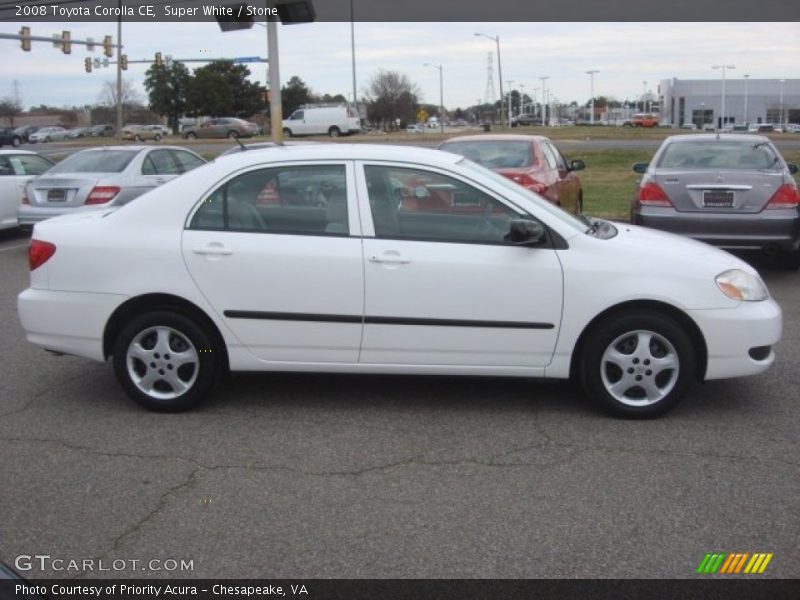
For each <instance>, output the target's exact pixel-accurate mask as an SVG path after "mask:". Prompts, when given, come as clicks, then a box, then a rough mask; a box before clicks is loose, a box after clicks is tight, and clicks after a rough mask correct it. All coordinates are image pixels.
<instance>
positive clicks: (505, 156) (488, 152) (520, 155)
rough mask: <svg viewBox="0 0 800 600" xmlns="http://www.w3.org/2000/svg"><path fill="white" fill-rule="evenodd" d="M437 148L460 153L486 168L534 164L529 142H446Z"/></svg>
mask: <svg viewBox="0 0 800 600" xmlns="http://www.w3.org/2000/svg"><path fill="white" fill-rule="evenodd" d="M439 150H444V151H445V152H452V153H454V154H460V155H461V156H463V157H464V158H468V159H469V160H471V161H472V162H476V163H478V164H479V165H482V166H484V167H486V168H488V169H515V168H521V167H530V166H533V165H534V164H535V162H534V160H535V159H534V156H533V152H532V151H531V150H532V146H531V144H530V143H529V142H518V141H497V142H492V141H485V142H483V141H481V142H459V141H454V142H447V143H445V144H442V145H441V146H439Z"/></svg>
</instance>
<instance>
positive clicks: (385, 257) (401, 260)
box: [369, 252, 411, 265]
mask: <svg viewBox="0 0 800 600" xmlns="http://www.w3.org/2000/svg"><path fill="white" fill-rule="evenodd" d="M369 261H370V262H374V263H387V264H390V265H407V264H408V263H410V262H411V259H410V258H407V257H405V256H403V255H401V254H399V253H397V252H384V253H383V254H381V255H380V256H378V255H376V254H373V255H372V256H370V257H369Z"/></svg>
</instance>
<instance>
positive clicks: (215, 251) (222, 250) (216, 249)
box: [192, 242, 233, 256]
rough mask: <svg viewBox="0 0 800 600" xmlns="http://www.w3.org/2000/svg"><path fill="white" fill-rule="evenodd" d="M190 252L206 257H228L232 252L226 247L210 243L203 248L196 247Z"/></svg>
mask: <svg viewBox="0 0 800 600" xmlns="http://www.w3.org/2000/svg"><path fill="white" fill-rule="evenodd" d="M192 252H194V253H195V254H204V255H208V256H228V255H230V254H233V250H231V249H230V248H228V247H227V246H223V245H222V244H219V243H213V242H212V243H210V244H206V245H205V246H197V247H195V248H192Z"/></svg>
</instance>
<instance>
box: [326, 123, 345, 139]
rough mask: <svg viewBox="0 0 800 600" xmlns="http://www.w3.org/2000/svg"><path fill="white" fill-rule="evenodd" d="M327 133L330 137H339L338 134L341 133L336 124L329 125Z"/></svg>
mask: <svg viewBox="0 0 800 600" xmlns="http://www.w3.org/2000/svg"><path fill="white" fill-rule="evenodd" d="M328 135H329V136H331V137H339V136H340V135H342V130H341V129H339V128H338V127H336V126H334V127H331V128H330V129H328Z"/></svg>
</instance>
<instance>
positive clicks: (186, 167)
mask: <svg viewBox="0 0 800 600" xmlns="http://www.w3.org/2000/svg"><path fill="white" fill-rule="evenodd" d="M172 153H173V157H174V158H175V159H176V160H177V161H178V163H179V164H180V166H181V172H183V173H185V172H186V171H191V170H192V169H196V168H197V167H200V166H202V165H204V164H206V163H205V161H204V160H203V159H202V158H200V157H199V156H195V155H194V154H192V153H191V152H186V150H173V151H172Z"/></svg>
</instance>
